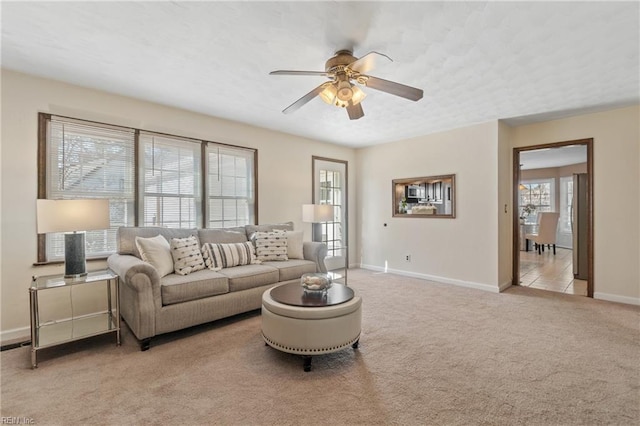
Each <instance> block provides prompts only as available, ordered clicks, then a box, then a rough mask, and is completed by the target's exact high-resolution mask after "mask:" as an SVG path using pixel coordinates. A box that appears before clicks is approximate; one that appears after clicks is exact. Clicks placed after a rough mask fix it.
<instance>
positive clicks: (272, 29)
mask: <svg viewBox="0 0 640 426" xmlns="http://www.w3.org/2000/svg"><path fill="white" fill-rule="evenodd" d="M1 7H2V9H1V12H2V66H3V67H4V68H7V69H13V70H17V71H21V72H25V73H29V74H34V75H38V76H43V77H48V78H52V79H56V80H62V81H66V82H70V83H74V84H78V85H82V86H87V87H92V88H96V89H101V90H105V91H108V92H113V93H117V94H122V95H126V96H132V97H135V98H140V99H144V100H148V101H152V102H157V103H161V104H165V105H170V106H175V107H179V108H184V109H187V110H192V111H197V112H200V113H204V114H209V115H213V116H217V117H223V118H227V119H231V120H236V121H240V122H244V123H249V124H253V125H256V126H260V127H266V128H270V129H275V130H279V131H283V132H288V133H292V134H295V135H300V136H306V137H309V138H313V139H317V140H323V141H328V142H333V143H338V144H343V145H347V146H352V147H359V146H367V145H373V144H377V143H383V142H389V141H393V140H399V139H404V138H408V137H413V136H418V135H424V134H429V133H433V132H437V131H442V130H447V129H452V128H457V127H463V126H467V125H470V124H473V123H480V122H486V121H489V120H496V119H509V120H508V121H507V122H509V123H511V124H522V123H527V122H532V121H536V120H540V119H551V118H555V117H561V116H566V115H571V114H575V113H578V112H583V111H598V110H604V109H609V108H612V107H619V106H626V105H631V104H635V103H638V102H639V99H640V95H639V75H640V67H639V50H640V48H639V38H640V29H639V19H640V18H639V3H638V2H489V3H485V2H411V3H404V2H373V3H369V2H251V3H249V2H139V3H138V2H15V3H14V2H6V1H4V2H2V4H1ZM343 48H353V49H354V54H355V56H357V57H359V56H362V55H364V54H366V53H367V52H369V51H377V52H381V53H384V54H386V55H388V56H390V57H391V58H392V59H393V62H390V63H387V64H384V66H380V67H378V68H376V69H375V70H373V71H371V72H370V74H371V75H374V76H376V77H380V78H384V79H387V80H393V81H398V82H400V83H403V84H407V85H410V86H415V87H419V88H421V89H423V90H424V98H423V99H422V100H420V101H419V102H411V101H408V100H406V99H403V98H398V97H395V96H392V95H389V94H386V93H383V92H377V91H375V90H372V89H367V88H365V89H364V90H365V91H366V92H367V94H368V96H367V98H366V99H365V100H364V101H363V104H362V105H363V108H364V112H365V117H363V118H362V119H360V120H357V121H350V120H349V119H348V118H347V114H346V111H344V110H341V109H339V108H337V107H333V106H329V105H326V104H325V103H323V102H322V101H321V100H320V99H319V98H317V99H314V100H312V101H311V102H310V103H308V104H307V105H305V106H303V107H302V108H301V109H300V110H298V111H297V112H295V113H293V114H289V115H285V114H282V112H281V111H282V110H283V109H284V108H285V107H287V106H288V105H290V104H291V103H292V102H294V101H295V100H296V99H298V98H299V97H301V96H303V95H304V94H306V93H307V92H309V91H310V90H311V89H313V88H314V87H316V86H317V85H318V84H320V83H322V82H323V81H324V79H323V78H322V77H308V76H307V77H299V76H294V77H291V76H288V77H284V76H269V75H268V74H269V72H270V71H272V70H277V69H294V70H318V71H323V68H324V62H325V61H326V60H327V59H328V58H329V57H330V56H332V55H333V53H334V52H335V51H336V50H339V49H343Z"/></svg>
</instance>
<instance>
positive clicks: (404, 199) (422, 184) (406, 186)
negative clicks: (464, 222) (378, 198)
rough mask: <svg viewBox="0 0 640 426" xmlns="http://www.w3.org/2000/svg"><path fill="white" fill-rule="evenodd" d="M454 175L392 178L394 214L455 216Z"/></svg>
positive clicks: (397, 215) (396, 215) (399, 215)
mask: <svg viewBox="0 0 640 426" xmlns="http://www.w3.org/2000/svg"><path fill="white" fill-rule="evenodd" d="M455 181H456V179H455V175H440V176H423V177H416V178H405V179H394V180H393V182H392V186H393V216H394V217H421V218H422V217H424V218H429V217H437V218H451V219H453V218H455V217H456V203H455Z"/></svg>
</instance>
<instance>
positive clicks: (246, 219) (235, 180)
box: [206, 143, 255, 228]
mask: <svg viewBox="0 0 640 426" xmlns="http://www.w3.org/2000/svg"><path fill="white" fill-rule="evenodd" d="M206 153H207V186H208V188H207V196H208V216H209V218H208V224H207V226H208V227H209V228H228V227H232V226H243V225H248V224H253V223H255V218H254V211H255V194H254V191H255V190H254V188H255V181H254V179H255V176H254V153H255V151H253V150H247V149H242V148H235V147H230V146H226V145H217V144H213V143H208V144H207V149H206Z"/></svg>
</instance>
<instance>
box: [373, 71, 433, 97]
mask: <svg viewBox="0 0 640 426" xmlns="http://www.w3.org/2000/svg"><path fill="white" fill-rule="evenodd" d="M365 77H366V82H365V86H367V87H370V88H372V89H376V90H380V91H382V92H387V93H390V94H392V95H396V96H400V97H401V98H405V99H409V100H410V101H419V100H420V99H422V96H423V94H424V93H423V91H422V89H418V88H415V87H411V86H406V85H404V84H400V83H396V82H394V81H389V80H384V79H382V78H378V77H371V76H369V75H367V76H365Z"/></svg>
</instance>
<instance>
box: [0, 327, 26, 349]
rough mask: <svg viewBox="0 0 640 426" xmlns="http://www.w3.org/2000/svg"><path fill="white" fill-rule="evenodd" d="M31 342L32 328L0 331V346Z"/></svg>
mask: <svg viewBox="0 0 640 426" xmlns="http://www.w3.org/2000/svg"><path fill="white" fill-rule="evenodd" d="M27 340H31V327H30V326H29V327H20V328H14V329H13V330H6V331H0V345H2V346H4V345H6V344H10V343H17V342H26V341H27Z"/></svg>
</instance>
